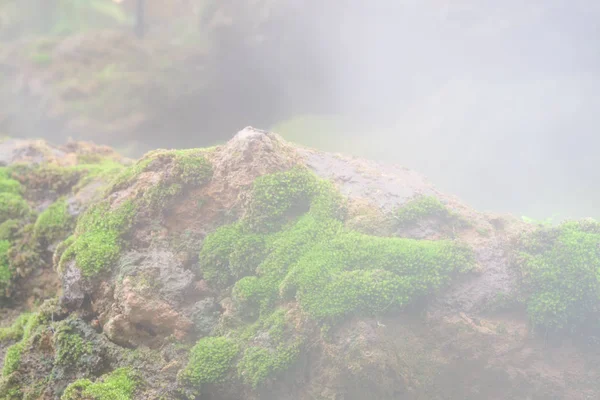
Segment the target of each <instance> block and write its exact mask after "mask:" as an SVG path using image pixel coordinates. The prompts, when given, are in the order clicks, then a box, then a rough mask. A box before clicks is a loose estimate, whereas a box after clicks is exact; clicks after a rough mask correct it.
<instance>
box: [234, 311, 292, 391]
mask: <svg viewBox="0 0 600 400" xmlns="http://www.w3.org/2000/svg"><path fill="white" fill-rule="evenodd" d="M257 335H260V337H261V342H262V346H256V345H250V346H247V347H246V349H245V350H244V354H243V357H242V358H241V359H240V360H239V361H238V364H237V371H238V375H239V376H240V377H241V378H242V379H243V380H244V381H245V382H246V383H248V384H250V385H252V386H253V387H257V386H258V385H260V384H262V383H263V382H265V381H266V380H267V379H272V378H275V377H276V376H277V374H279V373H280V372H283V371H285V370H287V369H288V368H289V367H290V366H291V365H292V364H293V363H294V362H295V361H296V359H297V357H298V355H299V354H300V350H301V346H302V344H303V341H304V339H303V338H302V337H301V336H298V335H297V332H296V330H295V329H294V328H293V327H292V326H290V325H289V324H288V322H287V321H286V311H285V310H284V309H278V310H276V311H274V312H273V313H272V314H270V315H268V316H265V317H263V318H261V319H260V320H259V321H258V322H257V323H256V324H253V325H252V326H250V327H249V328H248V329H244V330H242V332H241V335H240V338H242V339H243V340H244V341H245V342H246V343H253V342H254V338H255V337H256V336H257Z"/></svg>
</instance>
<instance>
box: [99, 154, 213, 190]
mask: <svg viewBox="0 0 600 400" xmlns="http://www.w3.org/2000/svg"><path fill="white" fill-rule="evenodd" d="M206 153H207V150H205V149H190V150H155V151H152V152H150V153H148V154H146V155H145V156H144V157H143V158H141V159H140V160H138V161H137V162H136V163H135V164H134V165H132V166H131V167H129V168H127V169H126V170H124V171H123V172H122V173H121V174H120V175H119V176H118V177H117V178H116V179H115V180H114V182H113V185H112V188H111V192H115V191H117V190H121V189H124V188H126V187H127V186H129V185H131V184H132V183H133V182H134V181H135V179H136V178H137V177H138V176H139V175H140V174H142V173H144V172H147V171H152V170H154V169H155V168H156V169H165V168H164V166H165V165H170V166H171V168H170V170H169V173H168V177H167V179H166V181H165V182H163V184H165V185H166V187H169V185H171V184H181V185H186V186H199V185H202V184H204V183H206V182H207V181H208V180H209V179H210V178H211V177H212V165H211V164H210V162H209V161H208V160H207V159H206Z"/></svg>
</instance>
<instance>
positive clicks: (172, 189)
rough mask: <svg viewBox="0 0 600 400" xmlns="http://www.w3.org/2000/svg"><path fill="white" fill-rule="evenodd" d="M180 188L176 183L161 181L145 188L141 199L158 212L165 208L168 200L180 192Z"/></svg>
mask: <svg viewBox="0 0 600 400" xmlns="http://www.w3.org/2000/svg"><path fill="white" fill-rule="evenodd" d="M182 190H183V188H182V186H181V185H180V184H178V183H173V184H167V183H162V182H161V183H159V184H158V185H156V186H153V187H151V188H150V189H148V190H146V191H145V192H144V195H143V197H142V201H143V202H144V205H145V206H147V207H150V208H151V209H153V210H157V211H159V212H160V211H162V210H163V209H165V208H167V207H168V205H169V201H170V200H171V199H173V198H175V197H176V196H177V195H178V194H179V193H181V191H182Z"/></svg>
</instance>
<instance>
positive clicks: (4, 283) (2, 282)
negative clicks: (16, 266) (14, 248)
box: [0, 240, 12, 340]
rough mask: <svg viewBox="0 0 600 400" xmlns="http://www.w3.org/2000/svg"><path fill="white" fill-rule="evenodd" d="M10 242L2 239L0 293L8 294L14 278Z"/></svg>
mask: <svg viewBox="0 0 600 400" xmlns="http://www.w3.org/2000/svg"><path fill="white" fill-rule="evenodd" d="M9 249H10V242H9V241H8V240H0V295H6V292H7V290H8V288H9V287H10V283H11V280H12V273H11V270H10V265H9V261H8V250H9ZM1 339H2V331H1V330H0V340H1Z"/></svg>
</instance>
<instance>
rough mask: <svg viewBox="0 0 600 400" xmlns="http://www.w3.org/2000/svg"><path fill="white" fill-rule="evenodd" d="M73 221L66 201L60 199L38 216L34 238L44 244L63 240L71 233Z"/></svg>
mask: <svg viewBox="0 0 600 400" xmlns="http://www.w3.org/2000/svg"><path fill="white" fill-rule="evenodd" d="M71 220H72V218H71V215H70V214H69V210H68V207H67V202H66V200H65V199H59V200H57V201H56V202H54V203H53V204H52V205H51V206H50V207H48V208H47V209H46V210H44V211H43V212H42V213H41V214H40V215H39V216H38V218H37V221H36V222H35V225H34V228H33V235H34V238H36V239H37V240H41V241H43V242H44V243H53V242H55V241H57V240H59V239H63V238H64V237H65V236H66V235H67V234H68V233H69V231H70V228H71Z"/></svg>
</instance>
